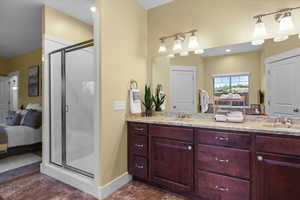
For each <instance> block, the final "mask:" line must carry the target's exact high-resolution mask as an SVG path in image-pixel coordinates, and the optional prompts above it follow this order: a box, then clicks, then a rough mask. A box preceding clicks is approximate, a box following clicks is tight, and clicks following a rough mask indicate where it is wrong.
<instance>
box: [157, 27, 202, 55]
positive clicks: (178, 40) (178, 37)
mask: <svg viewBox="0 0 300 200" xmlns="http://www.w3.org/2000/svg"><path fill="white" fill-rule="evenodd" d="M197 31H198V30H197V29H194V30H191V31H187V32H180V33H176V34H173V35H169V36H165V37H161V38H160V45H159V49H158V52H159V53H165V52H168V49H167V46H166V45H165V41H166V40H167V39H170V38H174V42H173V46H172V51H170V52H172V53H171V54H170V55H173V54H175V53H179V54H180V55H181V56H187V55H188V54H189V52H190V51H194V52H195V54H202V53H203V50H202V49H200V45H199V41H198V38H197V35H196V33H197ZM186 38H188V40H186ZM183 44H184V45H183ZM185 44H187V45H185ZM186 46H187V47H186ZM170 55H168V57H170Z"/></svg>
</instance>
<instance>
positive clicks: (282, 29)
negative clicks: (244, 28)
mask: <svg viewBox="0 0 300 200" xmlns="http://www.w3.org/2000/svg"><path fill="white" fill-rule="evenodd" d="M297 9H300V6H298V7H294V8H284V9H281V10H278V11H275V12H270V13H265V14H260V15H256V16H254V19H256V20H257V22H256V24H255V28H254V34H253V41H252V45H261V44H263V43H264V39H265V38H266V36H267V31H266V28H265V24H264V23H263V21H262V18H263V17H265V16H270V15H275V21H276V23H279V26H278V32H277V33H275V34H274V41H275V42H280V41H284V40H286V39H288V38H289V35H291V34H293V33H294V32H295V26H294V23H293V19H292V11H293V10H297ZM299 38H300V35H299Z"/></svg>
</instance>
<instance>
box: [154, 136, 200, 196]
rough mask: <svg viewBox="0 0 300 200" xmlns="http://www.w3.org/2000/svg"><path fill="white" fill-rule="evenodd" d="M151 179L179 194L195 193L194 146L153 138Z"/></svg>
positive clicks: (187, 143) (182, 142) (183, 142)
mask: <svg viewBox="0 0 300 200" xmlns="http://www.w3.org/2000/svg"><path fill="white" fill-rule="evenodd" d="M150 145H151V146H150V149H151V154H150V179H151V181H152V182H153V183H156V184H158V185H161V186H164V187H167V188H169V189H171V190H173V191H177V192H192V191H193V169H194V167H193V165H194V163H193V159H194V153H193V144H192V143H190V142H185V141H176V140H172V139H166V138H159V137H151V144H150Z"/></svg>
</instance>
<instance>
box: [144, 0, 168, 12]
mask: <svg viewBox="0 0 300 200" xmlns="http://www.w3.org/2000/svg"><path fill="white" fill-rule="evenodd" d="M172 1H174V0H138V2H139V3H140V4H141V5H142V6H143V7H144V8H145V9H147V10H148V9H151V8H155V7H158V6H162V5H164V4H167V3H170V2H172Z"/></svg>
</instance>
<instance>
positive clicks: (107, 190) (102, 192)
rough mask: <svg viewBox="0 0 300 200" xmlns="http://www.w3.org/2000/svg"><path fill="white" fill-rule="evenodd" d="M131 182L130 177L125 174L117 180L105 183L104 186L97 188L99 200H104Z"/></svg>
mask: <svg viewBox="0 0 300 200" xmlns="http://www.w3.org/2000/svg"><path fill="white" fill-rule="evenodd" d="M131 180H132V176H131V175H129V174H128V173H127V172H126V173H124V174H122V175H121V176H119V177H118V178H116V179H114V180H112V181H111V182H109V183H107V184H106V185H104V186H102V187H99V198H100V199H105V198H106V197H108V196H109V195H111V194H112V193H114V192H115V191H117V190H118V189H120V188H121V187H122V186H124V185H126V184H127V183H129V182H130V181H131Z"/></svg>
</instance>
